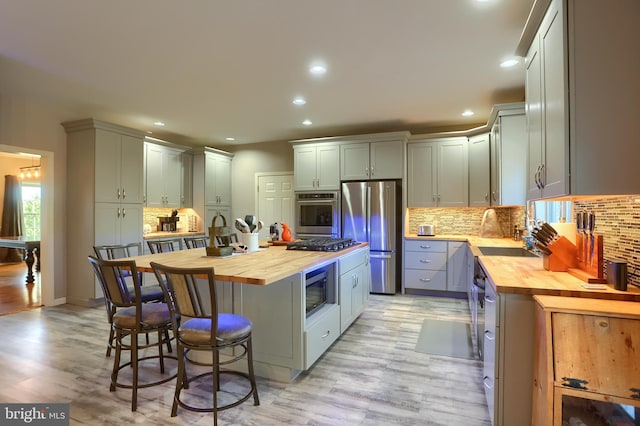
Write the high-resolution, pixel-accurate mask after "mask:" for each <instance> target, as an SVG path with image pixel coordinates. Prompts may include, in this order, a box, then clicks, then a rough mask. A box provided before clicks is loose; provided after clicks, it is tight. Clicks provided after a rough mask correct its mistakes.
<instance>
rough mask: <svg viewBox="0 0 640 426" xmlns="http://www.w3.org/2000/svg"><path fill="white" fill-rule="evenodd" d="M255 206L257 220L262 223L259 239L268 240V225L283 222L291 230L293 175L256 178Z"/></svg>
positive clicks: (292, 219)
mask: <svg viewBox="0 0 640 426" xmlns="http://www.w3.org/2000/svg"><path fill="white" fill-rule="evenodd" d="M257 195H258V196H257V199H258V201H257V204H258V206H257V207H258V208H257V209H256V210H257V212H258V218H257V219H259V220H262V221H263V222H264V228H262V231H261V232H260V237H259V238H260V239H265V238H269V225H272V224H274V223H276V222H277V223H278V225H279V226H278V229H279V230H280V231H281V232H282V226H281V225H280V223H282V222H284V223H286V224H287V225H290V226H291V227H292V229H293V224H294V223H295V213H294V209H295V205H294V202H295V194H294V192H293V174H292V173H291V174H273V175H262V176H258V194H257Z"/></svg>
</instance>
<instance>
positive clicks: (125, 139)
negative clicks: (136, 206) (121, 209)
mask: <svg viewBox="0 0 640 426" xmlns="http://www.w3.org/2000/svg"><path fill="white" fill-rule="evenodd" d="M121 142H122V144H121V148H120V164H121V166H120V184H121V186H122V199H121V202H123V203H142V202H143V199H144V192H143V181H144V167H143V165H144V145H143V141H142V139H138V138H134V137H132V136H127V135H122V137H121Z"/></svg>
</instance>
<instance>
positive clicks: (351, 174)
mask: <svg viewBox="0 0 640 426" xmlns="http://www.w3.org/2000/svg"><path fill="white" fill-rule="evenodd" d="M370 177H371V173H370V170H369V144H368V143H350V144H344V145H341V146H340V179H342V180H367V179H369V178H370Z"/></svg>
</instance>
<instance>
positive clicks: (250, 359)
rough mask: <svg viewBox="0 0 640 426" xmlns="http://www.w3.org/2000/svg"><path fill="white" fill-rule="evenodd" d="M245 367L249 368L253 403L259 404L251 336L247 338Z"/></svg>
mask: <svg viewBox="0 0 640 426" xmlns="http://www.w3.org/2000/svg"><path fill="white" fill-rule="evenodd" d="M247 363H248V366H247V369H248V370H249V380H251V387H252V388H253V405H260V398H259V397H258V386H257V385H256V376H255V374H254V373H253V347H252V345H251V337H249V340H247Z"/></svg>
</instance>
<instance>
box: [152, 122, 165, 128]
mask: <svg viewBox="0 0 640 426" xmlns="http://www.w3.org/2000/svg"><path fill="white" fill-rule="evenodd" d="M153 124H155V125H156V126H159V127H163V126H164V123H163V122H162V121H156V122H155V123H153Z"/></svg>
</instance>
